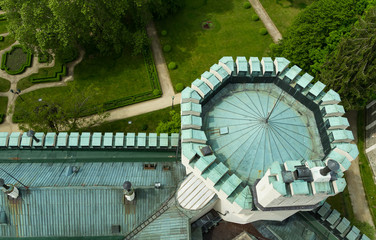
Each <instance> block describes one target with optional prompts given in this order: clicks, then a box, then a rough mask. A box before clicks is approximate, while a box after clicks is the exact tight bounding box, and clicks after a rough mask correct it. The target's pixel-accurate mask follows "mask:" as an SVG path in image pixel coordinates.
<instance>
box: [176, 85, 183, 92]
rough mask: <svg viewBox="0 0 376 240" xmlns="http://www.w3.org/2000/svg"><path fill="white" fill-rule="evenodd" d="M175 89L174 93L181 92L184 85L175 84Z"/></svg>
mask: <svg viewBox="0 0 376 240" xmlns="http://www.w3.org/2000/svg"><path fill="white" fill-rule="evenodd" d="M175 89H176V91H178V92H181V91H182V90H183V89H184V85H183V84H182V83H177V84H176V85H175Z"/></svg>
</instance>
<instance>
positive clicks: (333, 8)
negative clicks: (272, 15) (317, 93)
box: [272, 0, 374, 74]
mask: <svg viewBox="0 0 376 240" xmlns="http://www.w3.org/2000/svg"><path fill="white" fill-rule="evenodd" d="M370 1H374V0H341V1H337V0H318V1H315V2H313V3H312V4H311V5H309V6H308V7H307V8H306V9H305V10H304V11H302V12H301V13H300V14H299V15H298V16H297V18H296V19H295V20H294V22H293V24H292V25H291V26H290V27H289V28H288V30H287V32H286V34H285V35H284V37H283V39H282V40H281V41H280V43H279V44H277V45H273V47H272V55H273V56H278V57H279V56H281V57H285V58H287V59H289V60H290V61H291V62H292V64H297V65H298V66H299V67H301V68H302V69H303V70H305V71H306V72H310V73H313V74H315V73H317V72H318V71H319V70H320V67H321V65H322V64H323V63H324V62H325V60H326V58H327V56H328V54H330V53H331V52H332V51H334V50H335V49H336V46H337V44H338V43H339V41H340V40H341V39H342V38H343V37H344V36H346V34H348V32H349V31H350V30H351V28H352V26H353V24H354V23H355V22H356V21H357V20H358V16H359V15H362V14H363V12H364V9H365V8H366V7H367V6H368V5H369V4H370V3H369V2H370Z"/></svg>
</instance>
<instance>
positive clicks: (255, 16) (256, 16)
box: [252, 14, 260, 22]
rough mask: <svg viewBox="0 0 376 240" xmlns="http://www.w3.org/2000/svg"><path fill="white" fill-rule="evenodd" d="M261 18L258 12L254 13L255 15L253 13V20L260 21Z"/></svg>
mask: <svg viewBox="0 0 376 240" xmlns="http://www.w3.org/2000/svg"><path fill="white" fill-rule="evenodd" d="M259 19H260V18H259V16H258V15H257V14H253V15H252V20H253V21H255V22H256V21H258V20H259Z"/></svg>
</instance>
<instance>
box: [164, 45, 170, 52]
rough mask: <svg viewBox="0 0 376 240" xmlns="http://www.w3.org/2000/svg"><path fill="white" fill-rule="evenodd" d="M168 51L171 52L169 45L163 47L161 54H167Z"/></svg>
mask: <svg viewBox="0 0 376 240" xmlns="http://www.w3.org/2000/svg"><path fill="white" fill-rule="evenodd" d="M169 51H171V46H170V45H168V44H167V45H165V46H163V52H169Z"/></svg>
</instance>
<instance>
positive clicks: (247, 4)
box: [243, 2, 251, 9]
mask: <svg viewBox="0 0 376 240" xmlns="http://www.w3.org/2000/svg"><path fill="white" fill-rule="evenodd" d="M243 7H244V8H245V9H250V8H251V4H250V3H249V2H245V3H243Z"/></svg>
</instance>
